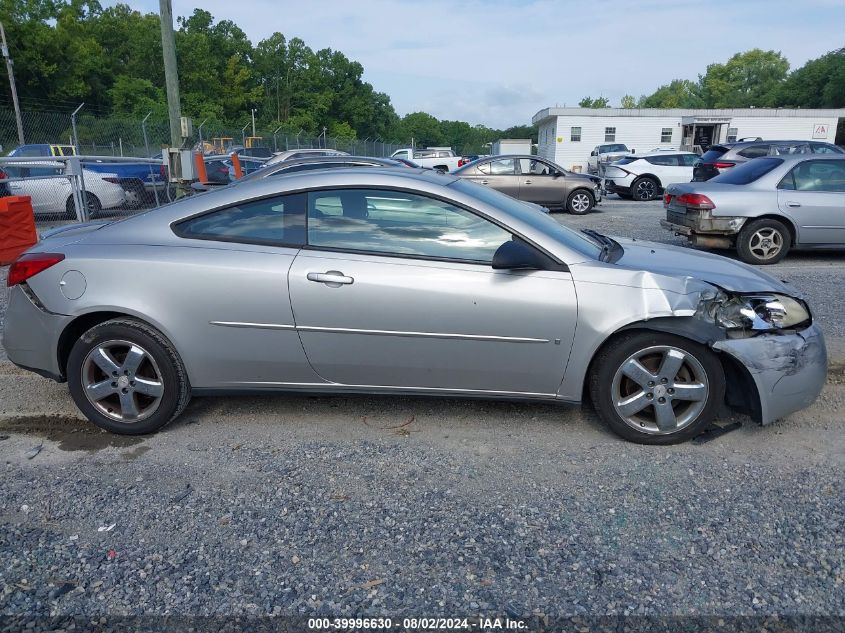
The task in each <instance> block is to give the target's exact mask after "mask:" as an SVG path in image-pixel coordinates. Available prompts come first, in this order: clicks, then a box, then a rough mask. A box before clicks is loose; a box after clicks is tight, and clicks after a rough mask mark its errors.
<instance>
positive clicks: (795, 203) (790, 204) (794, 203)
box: [786, 202, 801, 207]
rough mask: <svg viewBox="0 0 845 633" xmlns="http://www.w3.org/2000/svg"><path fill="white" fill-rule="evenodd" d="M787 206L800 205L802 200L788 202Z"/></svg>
mask: <svg viewBox="0 0 845 633" xmlns="http://www.w3.org/2000/svg"><path fill="white" fill-rule="evenodd" d="M786 206H788V207H800V206H801V203H800V202H787V203H786Z"/></svg>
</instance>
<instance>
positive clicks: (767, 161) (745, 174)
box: [710, 158, 783, 185]
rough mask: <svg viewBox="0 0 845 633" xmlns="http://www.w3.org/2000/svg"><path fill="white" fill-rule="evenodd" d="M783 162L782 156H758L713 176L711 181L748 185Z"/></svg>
mask: <svg viewBox="0 0 845 633" xmlns="http://www.w3.org/2000/svg"><path fill="white" fill-rule="evenodd" d="M782 163H783V161H782V160H781V159H780V158H758V159H756V160H752V161H749V162H747V163H743V164H742V165H740V166H738V167H733V168H732V169H730V170H728V171H726V172H725V173H723V174H720V175H718V176H716V177H715V178H712V179H711V180H710V182H720V183H723V184H726V185H747V184H748V183H751V182H754V181H755V180H758V179H760V178H762V177H763V176H765V175H766V174H768V173H769V172H770V171H772V170H773V169H775V168H776V167H778V166H779V165H781V164H782Z"/></svg>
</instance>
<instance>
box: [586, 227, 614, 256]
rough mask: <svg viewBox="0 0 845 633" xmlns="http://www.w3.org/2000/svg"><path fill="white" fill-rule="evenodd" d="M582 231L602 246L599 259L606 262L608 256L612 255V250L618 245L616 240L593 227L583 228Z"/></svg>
mask: <svg viewBox="0 0 845 633" xmlns="http://www.w3.org/2000/svg"><path fill="white" fill-rule="evenodd" d="M581 232H582V233H583V234H584V235H587V236H589V237H591V238H593V240H595V241H596V242H597V243H598V245H599V246H601V253H600V254H599V261H603V262H606V261H607V258H608V257H609V256H610V251H611V249H613V248H614V247H615V246H616V242H614V241H613V240H612V239H610V238H609V237H607V235H602V234H601V233H599V232H598V231H594V230H593V229H581Z"/></svg>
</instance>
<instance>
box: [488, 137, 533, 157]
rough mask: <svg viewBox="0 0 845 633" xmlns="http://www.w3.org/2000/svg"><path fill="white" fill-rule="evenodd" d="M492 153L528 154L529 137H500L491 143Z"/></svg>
mask: <svg viewBox="0 0 845 633" xmlns="http://www.w3.org/2000/svg"><path fill="white" fill-rule="evenodd" d="M490 151H491V153H493V154H530V153H531V139H530V138H500V139H499V140H498V141H496V142H495V143H493V147H492V148H491V150H490Z"/></svg>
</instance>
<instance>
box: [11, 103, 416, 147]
mask: <svg viewBox="0 0 845 633" xmlns="http://www.w3.org/2000/svg"><path fill="white" fill-rule="evenodd" d="M21 119H22V123H23V131H24V140H25V142H26V144H42V143H49V144H56V145H74V130H73V125H72V121H71V115H70V114H69V113H61V112H37V111H24V112H22V113H21ZM169 139H170V127H169V125H168V122H167V120H162V119H158V120H157V119H153V118H148V119H147V120H146V121H142V119H135V118H131V117H99V116H94V115H91V114H86V113H85V112H84V110H83V111H82V112H80V114H78V115H77V118H76V144H77V145H78V150H79V153H80V154H83V155H90V156H137V157H143V158H149V157H151V156H155V155H157V154H159V153H160V152H161V148H162V146H164V145H168V144H169ZM18 145H19V141H18V133H17V126H16V122H15V114H14V112H13V111H12V110H10V109H0V148H2V152H0V153H2V154H4V155H5V154H8V153H9V151H11V150H12V149H14V148H15V147H17V146H18ZM244 146H254V147H264V148H267V149H269V150H270V151H273V152H281V151H286V150H291V149H301V148H326V149H336V150H339V151H344V152H347V153H349V154H355V155H362V156H379V157H385V156H390V155H391V154H392V153H393V152H395V151H396V150H397V149H399V148H401V147H406V146H407V145H403V144H397V143H390V142H387V141H385V140H383V139H381V138H376V139H370V138H366V139H363V140H362V139H343V138H333V137H331V136H325V135H320V136H317V137H309V136H307V135H305V134H304V133H303V132H300V133H299V134H288V133H283V132H281V133H280V132H279V130H278V128H277V129H276V130H269V129H266V130H265V129H260V128H257V129H256V130H255V134H254V135H253V134H252V130H251V129H249V130H247V129H246V128H239V129H234V128H231V127H227V126H223V125H214V124H205V125H202V127H199V126H196V125H195V126H194V130H193V134H192V135H191V137H189V138H188V139H187V140H186V141H185V145H184V147H186V148H196V149H198V150H201V151H203V152H204V153H228V152H230V151H232V150H233V149H234V148H238V147H244Z"/></svg>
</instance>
